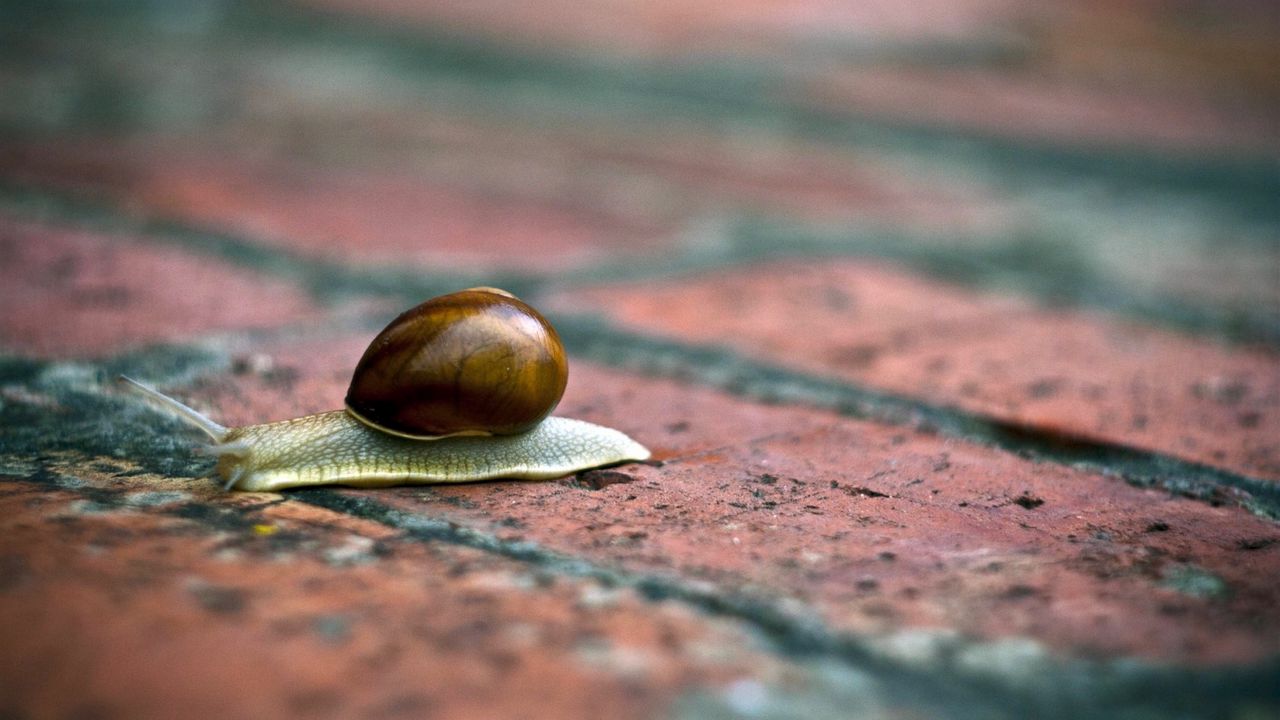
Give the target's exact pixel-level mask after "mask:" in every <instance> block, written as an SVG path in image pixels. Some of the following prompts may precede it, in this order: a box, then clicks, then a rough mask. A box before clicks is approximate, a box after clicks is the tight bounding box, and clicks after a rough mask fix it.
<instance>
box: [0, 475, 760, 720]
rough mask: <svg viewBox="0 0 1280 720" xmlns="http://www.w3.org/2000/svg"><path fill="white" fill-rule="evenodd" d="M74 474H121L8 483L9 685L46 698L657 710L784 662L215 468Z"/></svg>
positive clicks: (188, 710) (50, 706)
mask: <svg viewBox="0 0 1280 720" xmlns="http://www.w3.org/2000/svg"><path fill="white" fill-rule="evenodd" d="M77 478H78V480H79V481H80V482H82V483H88V484H91V485H93V486H97V487H103V488H110V493H109V494H106V495H102V496H100V498H99V500H98V501H96V502H95V501H89V500H84V499H82V498H81V497H80V494H79V493H76V492H74V491H73V492H66V491H59V490H57V489H50V488H48V487H39V486H31V485H27V484H23V483H11V484H6V486H5V488H6V489H5V492H4V496H3V499H2V500H0V504H3V506H4V512H3V517H4V521H3V532H4V535H5V537H6V551H5V554H4V555H3V558H4V561H5V574H4V589H3V592H0V611H2V613H0V614H2V616H3V618H4V619H3V621H0V637H2V638H3V646H4V650H3V652H2V653H0V656H2V660H0V668H3V672H4V683H5V699H4V701H5V703H6V706H7V707H10V708H13V707H28V708H32V709H38V710H37V711H36V715H38V716H47V717H66V716H71V715H76V714H80V715H84V714H94V715H98V716H109V717H139V716H150V717H159V716H173V715H185V716H188V717H192V716H195V717H215V716H217V717H233V716H235V717H243V716H248V715H254V716H263V715H298V716H308V717H352V716H378V717H421V716H422V714H423V713H428V714H430V715H431V716H433V717H458V718H462V717H477V716H486V717H497V716H502V717H513V716H517V715H520V714H522V713H525V712H528V711H529V710H530V709H531V708H537V712H538V713H539V714H545V716H548V717H551V716H557V717H590V716H595V717H599V716H601V715H609V716H618V717H651V716H653V715H654V714H655V713H660V712H662V711H663V708H664V707H665V706H667V705H668V704H670V703H671V702H672V700H673V699H674V698H675V697H677V696H678V694H679V693H680V692H681V690H682V689H684V688H688V687H691V686H693V685H696V684H700V683H712V684H721V683H727V682H729V681H730V680H732V679H734V678H740V677H742V676H744V675H747V676H760V677H762V678H765V677H768V675H769V674H770V673H771V672H772V673H776V672H777V670H778V668H777V667H776V664H775V663H771V662H770V660H769V659H768V658H766V657H761V656H759V655H757V654H756V653H753V652H752V651H751V650H749V649H748V648H747V647H745V646H744V641H745V638H743V637H742V636H741V635H739V634H737V633H735V632H733V631H732V630H731V629H728V628H718V629H717V628H713V627H710V626H708V625H706V624H705V623H702V622H699V621H698V620H697V618H695V617H694V616H692V615H691V614H689V613H688V612H687V611H685V610H682V609H681V608H678V607H671V606H658V605H652V604H649V603H643V602H640V601H639V599H637V598H636V597H634V595H632V594H630V593H628V592H625V591H610V590H608V589H606V588H602V587H600V586H599V585H598V584H595V583H592V582H588V581H581V582H573V581H565V580H563V579H557V578H555V577H551V576H538V575H537V574H536V573H530V572H529V570H528V568H526V567H523V566H522V565H521V564H519V563H515V562H512V561H507V560H500V559H496V558H494V557H492V556H491V555H486V554H485V553H481V552H478V551H475V550H471V549H468V548H448V547H423V546H421V545H417V544H414V543H412V542H405V541H404V540H403V539H401V538H399V537H396V536H395V535H393V534H391V533H389V532H388V531H387V530H386V529H385V528H382V527H381V526H378V525H376V524H372V523H362V522H357V521H352V520H350V519H348V518H343V517H341V516H338V515H335V514H333V513H328V512H324V511H320V510H316V509H308V508H306V507H298V506H291V505H284V506H279V505H276V506H272V505H271V504H270V503H267V504H262V503H260V502H258V501H257V500H256V499H253V498H243V497H235V496H227V495H222V494H220V493H215V492H213V491H211V490H210V489H209V488H206V487H203V486H202V485H201V484H194V485H193V484H189V483H182V484H178V483H173V482H169V483H166V482H163V481H157V480H156V479H155V478H148V479H146V480H140V481H139V480H135V481H132V482H129V483H124V484H122V483H120V482H119V481H113V480H109V479H106V478H104V477H93V476H91V475H86V474H84V473H83V472H78V474H77ZM191 512H198V513H199V515H198V516H196V517H193V516H191V515H190V513H191ZM184 516H185V517H184ZM211 518H213V519H214V522H209V520H210V519H211ZM18 548H28V549H27V550H26V551H23V552H22V553H21V554H18V553H17V549H18ZM49 598H58V602H57V603H56V604H54V605H52V606H51V605H50V604H49V603H48V599H49ZM125 608H127V611H124V612H122V609H125ZM68 635H71V636H74V637H75V642H74V643H68V642H66V638H67V637H68ZM192 678H198V681H197V682H191V681H190V679H192Z"/></svg>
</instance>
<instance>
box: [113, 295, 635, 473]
mask: <svg viewBox="0 0 1280 720" xmlns="http://www.w3.org/2000/svg"><path fill="white" fill-rule="evenodd" d="M120 379H121V381H122V382H124V383H125V384H126V385H127V386H128V387H129V388H131V389H133V390H135V391H137V392H140V393H142V394H143V395H144V396H145V397H146V398H148V399H150V400H151V401H153V402H154V403H156V404H158V405H160V406H162V407H164V408H166V409H168V410H169V411H171V412H172V413H173V414H175V415H177V416H178V417H179V418H181V419H183V420H185V421H186V422H187V423H189V424H190V425H193V426H194V427H197V428H199V429H200V430H202V431H204V433H205V434H207V435H208V436H209V437H210V438H211V439H212V441H213V444H212V445H211V446H209V447H207V448H206V451H207V452H208V453H209V454H211V455H214V456H217V458H218V464H217V467H216V472H217V474H218V475H219V476H221V478H222V480H223V481H224V487H225V489H227V490H231V489H233V488H234V489H239V490H249V491H273V490H281V489H284V488H291V487H303V486H313V485H351V486H358V487H381V486H386V485H396V484H413V483H454V482H469V481H474V480H491V479H498V478H512V479H525V480H542V479H550V478H555V477H561V476H564V475H569V474H572V473H575V472H579V471H581V470H586V469H589V468H594V467H600V466H603V465H614V464H618V463H623V462H628V461H640V460H646V459H648V457H649V451H648V450H647V449H645V447H644V446H642V445H640V444H639V443H637V442H636V441H634V440H632V439H631V438H629V437H627V436H626V435H625V434H623V433H621V432H619V431H617V430H613V429H611V428H606V427H601V426H599V425H594V424H592V423H588V422H584V421H582V420H573V419H570V418H564V417H549V415H550V414H551V411H552V410H553V409H555V406H556V405H557V404H558V403H559V402H560V397H561V395H562V394H563V393H564V390H565V385H566V383H567V381H568V363H567V361H566V359H565V353H564V347H563V346H562V345H561V343H560V338H559V336H558V335H557V334H556V331H555V329H554V328H552V327H551V324H550V323H548V322H547V320H546V319H545V318H543V317H542V315H540V314H539V313H538V312H537V311H536V310H534V309H533V308H531V307H529V306H528V305H526V304H525V303H523V302H521V301H520V300H519V299H517V298H516V297H515V296H514V295H512V294H510V293H508V292H506V291H504V290H498V289H496V288H472V289H470V290H463V291H461V292H457V293H452V294H449V295H442V296H440V297H437V298H433V299H431V300H427V301H426V302H424V303H422V304H420V305H418V306H417V307H414V308H412V309H410V310H407V311H406V312H404V313H402V314H401V315H400V316H399V317H397V318H396V319H395V320H393V321H392V322H391V324H390V325H388V326H387V327H386V328H385V329H384V330H383V331H382V332H381V333H379V334H378V336H377V337H375V338H374V340H373V342H372V343H371V344H370V345H369V348H368V349H367V350H366V351H365V353H364V356H363V357H362V358H361V359H360V362H359V363H357V365H356V369H355V371H354V373H353V376H352V380H351V386H350V389H349V390H348V393H347V398H346V408H345V409H343V410H334V411H330V412H323V413H319V414H316V415H308V416H305V417H300V418H295V419H292V420H284V421H280V422H272V423H266V424H262V425H247V426H244V427H232V428H227V427H223V426H222V425H219V424H218V423H216V422H214V421H213V420H211V419H209V418H208V417H206V416H205V415H202V414H201V413H199V412H197V411H196V410H193V409H192V408H189V407H187V406H186V405H183V404H182V403H181V402H179V401H177V400H175V399H173V398H171V397H169V396H167V395H164V394H163V393H161V392H159V391H158V390H155V389H153V388H150V387H148V386H146V385H143V384H142V383H139V382H137V381H135V380H132V379H130V378H127V377H124V376H121V378H120Z"/></svg>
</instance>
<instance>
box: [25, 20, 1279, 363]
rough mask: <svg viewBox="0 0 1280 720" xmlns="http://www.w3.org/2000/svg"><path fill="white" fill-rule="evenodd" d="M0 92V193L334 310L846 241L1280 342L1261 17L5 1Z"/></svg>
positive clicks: (1011, 284)
mask: <svg viewBox="0 0 1280 720" xmlns="http://www.w3.org/2000/svg"><path fill="white" fill-rule="evenodd" d="M0 98H3V101H2V102H0V210H5V211H7V212H10V213H15V214H17V215H18V216H20V217H31V216H39V215H40V214H42V213H43V214H47V213H56V214H59V216H60V217H65V216H66V215H68V214H72V215H74V214H75V213H85V212H93V211H94V210H93V209H94V208H109V209H110V212H111V213H112V214H113V215H112V217H115V218H118V217H120V216H121V214H122V213H123V215H124V216H126V217H129V218H134V219H137V220H139V221H143V222H166V223H171V224H172V225H173V227H177V228H187V229H190V228H198V229H200V230H202V231H208V232H212V233H219V234H220V235H218V237H222V238H224V239H226V240H227V242H224V243H223V244H221V245H216V244H215V245H216V246H215V247H214V248H213V250H214V251H216V252H219V253H221V254H223V255H227V256H235V259H239V260H241V261H244V262H248V263H251V264H252V263H270V262H273V261H276V260H278V259H280V258H286V259H287V260H288V261H289V262H303V263H313V264H314V267H318V268H324V267H328V266H329V265H327V264H328V263H343V264H347V265H351V266H355V267H358V268H360V269H361V270H362V272H363V273H364V274H363V276H362V280H361V281H360V282H361V283H363V285H361V286H360V287H351V284H350V282H349V278H348V281H347V283H346V284H344V282H343V281H340V280H339V281H335V282H334V283H332V284H331V285H330V286H324V285H325V283H324V281H323V280H317V281H316V282H315V283H314V284H315V285H316V287H314V288H313V290H315V292H316V293H317V294H318V295H320V296H322V297H324V298H326V299H328V300H332V301H338V302H340V301H342V300H343V299H344V298H345V297H347V296H348V293H349V292H352V291H354V292H368V291H370V290H373V291H377V290H379V289H380V288H384V287H390V286H393V285H395V284H396V283H399V282H402V281H405V279H406V278H408V279H409V282H410V283H411V284H412V282H413V278H443V277H449V276H452V277H457V276H467V277H473V278H477V279H478V280H482V281H497V280H495V278H497V279H498V280H500V281H502V282H505V283H507V284H508V285H511V286H513V287H516V288H517V289H521V288H528V287H530V286H541V285H543V284H546V283H563V282H567V283H575V282H584V281H592V280H601V279H620V278H627V277H632V276H634V277H654V276H661V275H662V274H664V273H682V272H687V271H690V270H691V269H699V268H705V267H708V266H715V265H722V264H740V263H747V262H753V261H757V260H760V259H762V258H771V257H788V256H815V255H818V256H826V255H832V256H859V257H862V256H865V257H874V258H880V259H883V260H887V261H889V262H893V263H898V264H901V265H904V266H907V267H908V268H910V269H911V270H913V271H917V272H922V273H927V274H930V275H934V276H938V277H942V278H944V279H946V280H949V281H953V282H960V283H965V284H971V285H974V286H979V287H984V288H993V289H995V290H999V291H1012V292H1016V293H1021V294H1024V295H1027V296H1030V297H1032V298H1035V299H1038V300H1040V301H1042V302H1046V303H1051V304H1063V305H1070V306H1082V307H1095V308H1102V309H1105V310H1108V311H1111V312H1116V313H1119V314H1122V315H1128V316H1132V317H1136V318H1139V319H1141V320H1143V321H1146V322H1154V323H1156V324H1164V325H1168V326H1172V327H1177V328H1180V329H1184V330H1190V331H1194V332H1200V333H1205V334H1208V335H1211V336H1214V337H1219V338H1223V339H1227V340H1230V341H1239V342H1246V343H1261V344H1263V345H1271V346H1275V345H1276V344H1280V321H1278V320H1277V317H1278V316H1280V202H1278V200H1280V129H1278V128H1280V123H1278V122H1277V120H1278V119H1280V5H1278V4H1276V3H1273V2H1267V1H1265V0H1213V1H1210V0H1183V1H1177V2H1167V1H1166V2H1154V1H1145V0H1125V1H1122V2H1103V1H1101V0H1069V1H1065V2H1063V1H1054V2H1037V1H1035V0H946V1H941V0H927V1H925V2H916V3H898V2H888V1H887V0H864V1H861V2H854V1H852V0H846V1H837V0H735V1H732V2H723V1H721V0H714V1H713V0H678V1H675V0H659V1H655V2H625V1H623V0H598V1H596V2H567V1H564V2H562V1H555V2H540V3H527V2H515V1H514V0H474V1H470V2H461V3H457V2H430V1H419V2H414V1H409V0H362V1H361V2H352V1H348V0H297V1H293V2H286V1H277V2H266V1H263V2H257V1H255V2H247V1H246V2H240V1H237V0H198V1H197V0H150V1H144V0H116V1H111V0H78V1H71V2H60V1H46V2H23V1H17V2H6V3H4V4H3V6H2V7H0ZM69 202H70V203H72V206H73V209H74V212H71V211H68V209H67V207H66V203H69ZM86 203H87V204H86ZM236 238H252V239H253V243H254V244H255V246H258V245H262V244H265V245H266V246H267V248H268V251H266V252H265V254H264V253H263V251H260V250H254V251H253V252H249V251H248V250H246V249H245V248H244V247H242V246H239V245H237V244H236V242H235V239H236ZM0 240H3V243H4V244H3V251H4V252H3V256H4V257H5V261H4V263H3V265H4V267H5V268H6V269H5V270H4V271H3V272H4V273H5V278H7V280H8V282H7V283H6V284H8V285H9V286H10V288H11V289H10V291H9V293H10V295H9V300H11V301H15V302H16V300H15V294H16V293H17V290H16V289H15V288H18V287H19V286H22V285H23V284H24V283H25V284H26V285H28V286H38V287H28V288H27V291H28V292H33V293H36V294H37V295H38V293H39V292H40V287H45V286H47V283H42V282H41V281H38V279H35V280H33V279H32V277H31V274H30V272H29V270H28V271H19V270H18V268H20V267H26V268H28V269H29V268H30V267H32V265H33V262H34V261H33V260H32V258H31V257H29V256H30V255H31V254H32V253H35V252H37V251H36V250H35V249H34V248H32V247H31V245H32V242H30V241H24V240H23V238H22V237H19V236H17V235H14V234H13V233H10V234H9V237H7V238H3V239H0ZM236 253H240V255H238V256H237V255H236ZM255 253H256V254H255ZM272 253H275V254H272ZM45 260H46V261H47V260H48V259H47V258H46V259H45ZM42 262H44V261H42ZM35 264H40V263H39V262H36V263H35ZM321 276H323V273H321V274H320V275H319V276H317V277H321ZM428 284H430V283H428ZM108 294H109V293H108ZM408 294H412V293H408ZM28 302H29V301H28ZM7 304H9V303H7ZM11 307H12V304H11ZM14 332H18V331H14ZM19 339H21V338H19ZM18 345H19V346H22V345H23V343H18Z"/></svg>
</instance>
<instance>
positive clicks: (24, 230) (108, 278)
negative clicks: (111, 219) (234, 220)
mask: <svg viewBox="0 0 1280 720" xmlns="http://www.w3.org/2000/svg"><path fill="white" fill-rule="evenodd" d="M0 228H2V232H3V235H4V237H3V239H0V254H2V255H3V257H4V262H2V263H0V305H3V307H4V308H5V312H4V314H3V316H0V343H3V345H4V347H5V348H6V349H7V350H8V351H9V352H14V353H18V354H21V355H28V356H32V355H34V356H53V357H67V356H89V355H100V354H105V353H110V352H116V351H120V350H124V349H127V348H133V347H137V346H139V345H145V344H147V343H155V342H162V341H166V342H171V341H183V340H191V339H195V338H199V337H202V336H205V335H207V334H208V333H214V332H219V331H224V330H233V331H234V330H247V329H255V328H267V327H276V326H279V325H283V324H287V323H291V322H297V321H300V320H305V319H314V318H316V317H318V316H320V314H321V311H320V310H319V309H318V308H316V307H315V306H314V305H313V304H312V303H311V302H310V300H309V299H308V297H307V296H306V294H305V293H303V292H301V291H299V290H298V289H297V288H295V287H293V286H292V285H289V284H287V283H284V282H280V281H278V280H275V279H273V278H270V277H266V276H263V275H262V274H261V273H257V272H254V271H252V270H248V269H245V268H238V267H234V266H231V265H228V264H226V263H223V262H220V261H218V260H214V259H211V258H209V257H205V256H195V255H191V254H188V253H185V252H183V251H182V250H179V249H177V248H173V247H165V246H161V245H157V244H151V243H145V242H138V241H137V240H136V239H135V238H130V237H128V236H106V235H101V234H94V233H90V232H82V231H79V230H71V229H67V228H65V227H58V226H56V225H49V224H43V223H33V222H27V221H23V220H19V219H16V218H14V217H12V216H6V215H0Z"/></svg>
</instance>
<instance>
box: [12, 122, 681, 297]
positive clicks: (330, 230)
mask: <svg viewBox="0 0 1280 720" xmlns="http://www.w3.org/2000/svg"><path fill="white" fill-rule="evenodd" d="M0 168H4V170H3V171H4V172H5V173H6V174H7V175H9V176H10V177H13V178H16V179H19V180H23V181H26V182H30V183H38V184H52V185H55V186H58V187H67V188H71V189H75V190H78V191H82V192H91V193H94V194H96V195H105V196H106V197H107V198H109V199H111V200H112V201H114V202H116V203H119V204H121V205H123V206H125V207H127V208H129V209H131V210H132V211H133V212H135V213H140V214H144V215H148V216H156V217H161V218H165V219H171V220H179V221H184V222H188V223H191V224H193V225H196V226H199V227H204V228H209V229H212V230H217V231H222V232H230V233H234V234H237V235H242V236H245V237H248V238H250V239H252V240H253V241H254V242H258V243H261V244H263V245H267V246H273V247H280V248H285V249H289V250H293V251H296V252H298V253H300V254H302V255H305V256H309V257H315V258H321V259H325V260H335V261H342V262H345V263H348V264H351V265H353V266H361V265H364V266H369V265H373V266H386V265H410V266H412V265H417V266H422V267H424V268H429V269H431V270H433V271H437V272H439V271H442V270H447V269H461V270H466V271H468V272H473V273H474V272H483V271H501V270H507V271H521V272H538V271H549V270H563V269H568V268H572V267H576V266H580V265H583V264H590V263H594V262H599V261H601V260H602V259H604V258H607V257H612V256H613V255H614V254H618V253H623V254H625V253H628V252H643V251H644V250H645V249H646V248H648V247H649V246H651V245H654V244H655V243H656V244H657V245H659V246H661V245H662V244H664V243H663V235H662V233H661V231H660V230H655V229H652V228H636V227H627V226H625V224H623V223H620V222H619V221H617V220H616V219H610V218H608V217H606V216H603V215H601V214H599V213H591V212H588V211H585V210H583V211H579V210H575V209H571V208H566V207H563V206H558V205H557V204H555V203H554V202H546V201H542V200H539V199H537V198H536V197H531V196H523V197H522V196H520V195H517V194H512V193H504V192H486V191H468V190H465V189H463V188H460V187H457V185H456V184H452V185H451V184H450V183H442V182H439V181H435V180H432V179H430V178H429V177H424V176H423V175H422V174H418V173H414V172H410V171H406V170H403V169H396V168H395V167H391V168H386V169H382V170H379V171H374V170H368V169H360V168H344V167H339V166H335V165H332V164H314V163H308V162H303V161H298V160H296V159H295V160H282V159H279V158H277V159H275V160H265V159H263V158H261V157H259V156H258V155H255V154H254V153H252V152H240V153H236V152H227V151H225V150H221V149H219V148H217V147H216V146H211V145H209V144H208V143H204V144H196V145H195V146H194V147H179V146H177V145H175V144H174V143H171V142H167V141H163V140H155V141H153V142H135V143H132V144H119V143H111V142H99V143H93V144H89V143H83V144H81V143H72V142H61V143H58V144H57V145H49V146H35V145H29V146H12V147H8V148H5V149H4V151H3V155H0ZM532 246H536V247H537V248H538V252H536V253H530V252H527V249H528V248H529V247H532Z"/></svg>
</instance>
